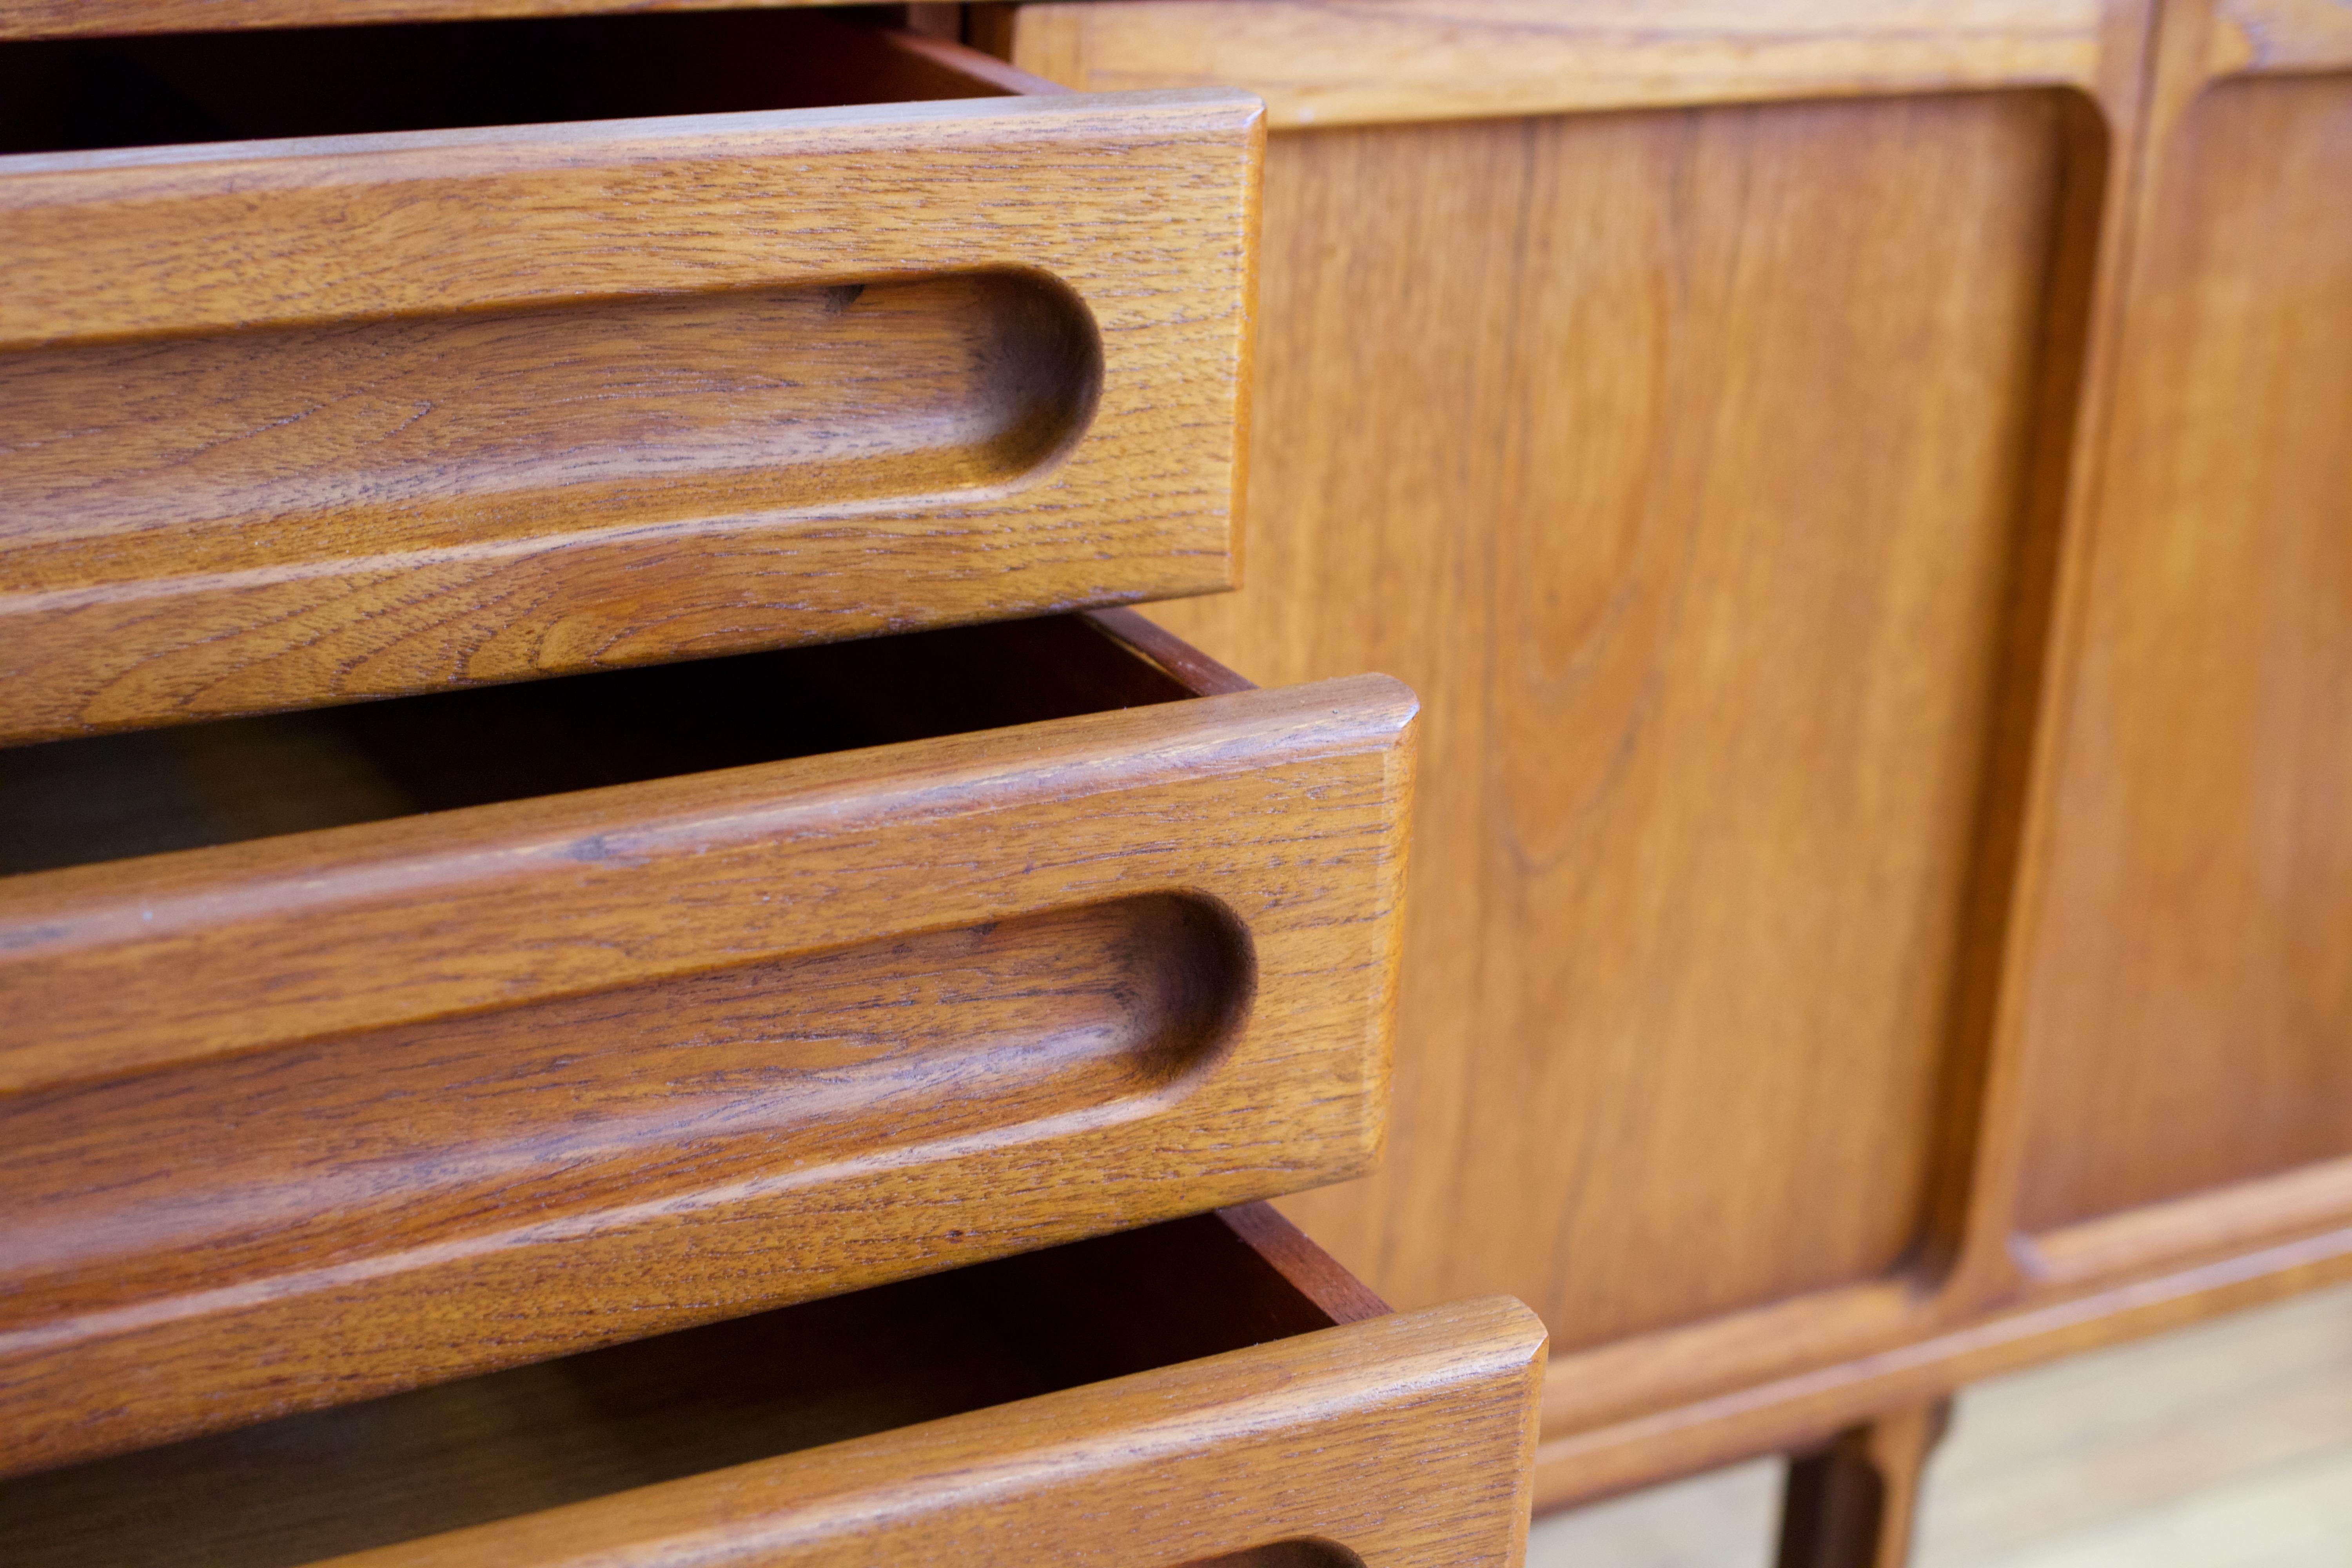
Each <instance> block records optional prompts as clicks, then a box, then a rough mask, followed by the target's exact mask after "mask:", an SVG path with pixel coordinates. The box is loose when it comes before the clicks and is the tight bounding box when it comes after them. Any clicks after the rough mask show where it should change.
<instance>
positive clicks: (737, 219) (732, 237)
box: [0, 29, 1260, 742]
mask: <svg viewBox="0 0 2352 1568" xmlns="http://www.w3.org/2000/svg"><path fill="white" fill-rule="evenodd" d="M836 30H837V31H852V30H851V29H836ZM533 36H534V37H535V36H536V35H533ZM600 36H602V35H600ZM614 47H619V46H618V45H615V46H614ZM924 47H927V48H931V49H935V50H936V49H952V48H953V47H954V46H947V45H939V44H937V43H936V42H933V43H930V44H927V45H926V46H924ZM926 58H927V62H928V63H926V64H925V66H924V68H925V69H927V70H932V71H933V73H934V74H937V72H936V62H935V61H928V57H926ZM918 74H919V73H918ZM979 90H986V91H991V92H1001V91H1003V86H1002V85H1001V84H995V83H984V84H982V87H981V89H979ZM356 96H362V97H363V96H364V95H356ZM576 107H577V106H576V105H575V106H573V108H575V109H576ZM305 112H308V111H307V110H306V111H305ZM453 112H454V111H453ZM1258 121H1259V112H1258V110H1257V108H1256V106H1255V104H1254V103H1253V102H1252V101H1251V100H1248V99H1247V98H1246V97H1245V96H1244V95H1241V94H1237V93H1233V92H1209V93H1177V94H1159V95H1139V96H1135V97H1129V98H1119V99H1106V98H1100V97H1085V96H1077V95H1064V96H1060V97H1041V98H1037V99H1034V100H1028V99H1014V98H996V99H969V100H962V101H959V102H954V103H929V104H918V105H884V106H862V107H850V108H843V109H837V110H793V111H782V112H776V113H767V114H749V115H734V116H702V117H689V118H684V119H656V120H642V121H629V120H621V121H597V122H595V123H581V124H567V125H561V126H547V125H541V126H522V127H517V128H512V129H479V130H460V131H442V132H401V133H391V134H383V135H376V136H357V137H342V138H337V139H333V140H330V141H310V142H256V143H232V144H225V145H215V146H208V147H180V148H163V149H153V150H149V151H144V152H140V151H128V152H118V153H58V154H27V155H25V156H21V157H16V158H7V159H0V212H5V215H6V216H5V218H0V226H5V235H6V239H5V247H0V262H5V267H6V269H7V273H8V278H9V287H8V289H6V290H5V298H0V348H5V349H6V350H8V351H12V352H10V353H0V377H5V380H6V383H7V385H8V395H7V397H6V401H5V407H6V410H7V412H6V414H5V416H0V425H5V437H6V444H7V445H8V446H9V447H11V453H10V457H9V458H8V468H7V474H6V482H7V485H8V488H9V490H10V492H11V494H12V496H14V497H19V498H23V500H24V502H25V505H24V507H23V508H22V509H21V510H16V509H12V514H11V520H10V521H9V523H8V525H7V529H6V531H5V535H0V545H5V549H0V627H5V632H0V639H5V649H6V651H5V655H0V673H5V681H6V691H5V696H0V742H5V741H16V742H21V741H25V740H30V739H37V738H41V737H47V736H55V735H62V734H67V733H71V732H77V731H91V730H103V729H110V728H122V727H128V726H139V725H149V724H155V723H160V722H166V721H175V720H182V719H189V718H200V717H206V716H217V715H224V714H231V713H238V712H250V711H258V710H273V709H280V708H286V707H291V706H298V705H302V704H308V703H316V702H323V701H337V700H350V699H353V698H359V697H370V696H382V695H386V694H391V693H397V692H404V691H414V690H422V689H434V688H437V687H442V686H446V685H450V684H458V683H465V682H471V681H497V680H507V679H518V678H521V677H526V676H533V675H544V674H550V673H557V672H565V671H573V670H581V669H587V668H601V667H606V666H614V665H627V664H635V663H643V662H647V661H651V660H657V659H664V658H678V657H682V656H686V655H701V654H709V653H718V652H726V651H731V650H738V649H743V648H749V647H763V646H779V645H784V644H790V643H796V642H804V641H809V640H813V639H823V638H832V637H851V636H858V635H865V634H870V633H873V632H877V631H882V630H889V629H903V628H906V627H909V626H919V625H926V624H939V623H941V622H953V621H964V620H971V619H977V618H982V617H987V616H1010V615H1018V614H1032V613H1036V612H1039V611H1044V610H1051V609H1057V608H1066V607H1070V606H1073V605H1085V604H1101V603H1109V602H1116V601H1120V600H1128V599H1135V598H1140V597H1150V596H1164V595H1181V594H1187V593H1197V592H1201V591H1204V590H1207V589H1211V588H1216V587H1221V586H1223V585H1225V584H1226V583H1227V582H1228V581H1229V577H1228V565H1229V556H1230V553H1231V551H1232V547H1233V539H1232V533H1233V529H1234V521H1235V512H1234V489H1235V487H1236V485H1237V482H1238V475H1239V472H1240V451H1239V433H1238V430H1237V427H1236V419H1237V414H1236V410H1237V408H1238V405H1239V393H1238V383H1239V380H1240V377H1241V375H1242V374H1243V372H1244V364H1245V356H1246V352H1247V340H1248V324H1249V311H1248V294H1249V280H1250V263H1249V245H1248V238H1247V237H1248V236H1249V234H1250V233H1251V232H1252V228H1253V226H1254V221H1255V199H1256V195H1255V186H1256V163H1257V149H1258V145H1259V140H1260V131H1259V128H1258ZM459 122H460V123H463V122H464V121H462V120H461V121H459ZM299 123H304V124H309V123H312V122H311V121H299ZM486 211H488V212H496V213H498V214H499V221H498V222H497V223H496V224H488V225H486V224H481V223H477V222H474V221H472V220H471V216H470V215H474V214H478V213H481V212H486ZM1146 214H1148V215H1149V216H1148V218H1147V217H1146V216H1143V215H1146ZM866 285H875V286H876V287H873V288H871V289H866V291H865V292H864V293H861V292H860V289H861V286H866ZM125 384H128V385H129V386H130V387H131V392H130V394H129V395H127V396H118V397H117V398H115V399H114V400H112V401H110V398H109V393H110V390H111V389H115V388H119V387H121V386H123V385H125ZM159 415H168V416H169V418H168V420H167V421H159V419H158V416H159Z"/></svg>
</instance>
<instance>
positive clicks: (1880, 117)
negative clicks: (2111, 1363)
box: [972, 0, 2352, 1562]
mask: <svg viewBox="0 0 2352 1568" xmlns="http://www.w3.org/2000/svg"><path fill="white" fill-rule="evenodd" d="M972 36H973V37H975V38H977V39H980V40H982V41H984V42H986V43H988V44H989V45H990V47H995V48H998V49H1000V50H1002V51H1003V52H1004V53H1006V54H1007V56H1008V58H1011V59H1012V60H1013V63H1015V64H1016V65H1018V66H1020V67H1022V68H1024V69H1028V70H1033V71H1036V72H1038V73H1040V74H1044V75H1048V76H1053V77H1055V78H1056V79H1060V80H1062V81H1064V82H1065V83H1066V84H1067V85H1070V86H1072V87H1074V88H1080V89H1101V88H1104V87H1107V86H1110V85H1114V84H1116V85H1117V86H1119V87H1122V88H1139V87H1142V86H1145V85H1157V86H1171V85H1177V84H1185V83H1192V82H1197V81H1202V80H1209V79H1214V80H1218V81H1221V82H1230V83H1232V84H1234V85H1237V86H1240V87H1244V88H1247V89H1252V90H1255V91H1257V92H1260V93H1262V94H1263V95H1264V96H1265V98H1266V100H1267V101H1268V105H1269V110H1268V112H1269V120H1270V121H1271V123H1272V124H1273V126H1274V127H1275V134H1274V135H1273V137H1272V139H1271V141H1270V144H1269V148H1268V153H1267V168H1266V176H1265V209H1264V212H1265V228H1264V234H1263V238H1262V258H1261V263H1260V268H1261V301H1260V309H1261V316H1262V325H1261V329H1260V336H1259V346H1258V359H1257V379H1256V384H1255V389H1254V393H1253V408H1254V421H1255V433H1254V437H1253V440H1254V450H1255V454H1256V456H1255V462H1254V466H1253V471H1252V476H1251V485H1252V492H1251V506H1252V508H1253V512H1254V515H1255V517H1256V518H1257V519H1258V520H1259V524H1260V526H1259V528H1258V531H1257V532H1256V535H1255V538H1254V539H1253V541H1252V554H1251V565H1250V573H1249V579H1248V582H1247V584H1246V585H1245V586H1244V589H1243V591H1242V592H1240V593H1239V594H1237V595H1232V596H1230V597H1227V598H1223V599H1203V600H1195V601H1191V602H1188V603H1186V604H1184V605H1170V606H1167V608H1166V610H1165V611H1164V612H1163V613H1162V618H1163V619H1165V620H1166V621H1167V622H1168V624H1169V625H1170V626H1172V627H1174V628H1176V629H1177V630H1179V631H1181V633H1183V634H1184V635H1185V636H1187V637H1190V638H1192V639H1193V640H1194V641H1196V642H1198V643H1199V644H1201V645H1202V647H1206V648H1208V649H1210V650H1212V651H1213V652H1215V653H1216V654H1218V655H1219V656H1220V657H1222V658H1227V659H1230V660H1232V661H1234V662H1235V663H1236V664H1238V665H1241V666H1243V667H1244V668H1249V669H1251V670H1253V671H1254V672H1257V673H1260V674H1262V675H1263V676H1264V677H1265V678H1266V679H1280V680H1297V679H1307V678H1310V677H1313V676H1316V675H1319V674H1324V673H1328V672H1332V671H1337V670H1341V669H1351V668H1366V667H1371V668H1382V669H1388V670H1391V671H1394V672H1396V673H1398V674H1399V675H1400V676H1402V677H1403V678H1404V679H1408V680H1410V681H1412V683H1413V685H1414V687H1415V689H1417V690H1418V691H1419V692H1420V693H1421V694H1422V696H1423V700H1424V701H1425V703H1426V705H1427V713H1426V717H1425V719H1424V721H1423V724H1424V730H1423V742H1422V744H1423V759H1424V760H1423V768H1424V772H1423V784H1422V786H1421V790H1420V794H1419V804H1418V807H1417V809H1418V813H1419V818H1418V825H1417V828H1416V838H1415V854H1416V868H1415V873H1414V900H1413V903H1412V907H1411V908H1410V909H1409V910H1408V915H1407V931H1406V942H1405V958H1404V962H1403V972H1402V988H1401V994H1400V1014H1399V1019H1400V1022H1399V1058H1398V1072H1399V1079H1398V1102H1397V1110H1396V1121H1395V1126H1394V1129H1393V1131H1392V1141H1391V1154H1390V1158H1389V1160H1388V1162H1387V1163H1386V1164H1385V1165H1384V1167H1383V1168H1382V1170H1381V1172H1380V1173H1378V1174H1376V1175H1375V1176H1374V1177H1372V1178H1370V1180H1368V1181H1366V1182H1364V1183H1361V1184H1355V1185H1353V1186H1351V1187H1348V1188H1340V1189H1334V1190H1331V1191H1328V1192H1323V1193H1317V1194H1307V1195H1304V1196H1301V1197H1299V1198H1297V1199H1292V1200H1286V1203H1285V1207H1286V1210H1287V1211H1288V1212H1290V1213H1292V1214H1294V1215H1297V1216H1298V1217H1300V1219H1301V1220H1302V1222H1303V1223H1305V1224H1306V1225H1307V1227H1308V1228H1309V1229H1310V1230H1312V1231H1313V1232H1314V1233H1315V1234H1316V1235H1317V1236H1318V1238H1320V1239H1322V1240H1323V1241H1324V1242H1325V1243H1326V1244H1327V1245H1329V1246H1331V1247H1332V1248H1333V1250H1334V1251H1335V1252H1336V1253H1337V1254H1338V1255H1339V1257H1340V1258H1342V1259H1344V1260H1345V1261H1347V1262H1348V1263H1349V1266H1350V1267H1351V1268H1354V1269H1356V1270H1357V1271H1358V1272H1359V1273H1360V1274H1361V1275H1362V1276H1363V1277H1364V1278H1365V1279H1368V1280H1370V1282H1372V1283H1373V1284H1374V1285H1375V1286H1376V1287H1377V1288H1379V1289H1381V1291H1382V1292H1383V1293H1384V1294H1386V1295H1388V1296H1389V1297H1390V1298H1391V1299H1392V1300H1399V1301H1401V1302H1403V1303H1406V1304H1419V1303H1423V1302H1428V1301H1434V1300H1444V1299H1447V1298H1449V1297H1453V1296H1458V1295H1461V1294H1463V1293H1465V1292H1468V1291H1475V1290H1493V1289H1501V1290H1508V1291H1510V1292H1512V1293H1514V1294H1517V1295H1518V1296H1520V1297H1521V1298H1522V1299H1524V1300H1528V1302H1530V1303H1531V1304H1533V1305H1534V1306H1535V1307H1536V1308H1537V1309H1538V1310H1539V1311H1541V1312H1542V1313H1543V1314H1544V1316H1545V1319H1546V1321H1547V1322H1548V1323H1549V1326H1550V1328H1551V1330H1552V1332H1553V1334H1554V1336H1555V1347H1556V1352H1557V1353H1556V1354H1555V1355H1554V1357H1553V1360H1552V1365H1551V1373H1550V1383H1549V1392H1548V1394H1547V1409H1546V1417H1545V1433H1546V1441H1545V1444H1544V1447H1542V1449H1541V1450H1539V1463H1538V1500H1539V1502H1542V1503H1544V1504H1548V1505H1556V1504H1562V1503H1567V1502H1570V1501H1574V1500H1579V1499H1582V1498H1590V1497H1594V1496H1599V1495H1602V1494H1605V1493H1607V1492H1610V1491H1614V1490H1620V1489H1624V1488H1627V1487H1632V1486H1636V1485H1640V1484H1643V1483H1644V1482H1647V1481H1651V1480H1656V1479H1665V1478H1667V1477H1670V1476H1672V1475H1675V1474H1677V1473H1680V1472H1684V1471H1687V1470H1691V1469H1696V1468H1701V1467H1703V1466H1706V1465H1711V1464H1717V1463H1723V1462H1728V1461H1730V1460H1733V1459H1737V1458H1743V1457H1746V1456H1748V1455H1751V1454H1755V1453H1759V1452H1765V1451H1769V1450H1771V1449H1774V1448H1779V1449H1783V1450H1793V1449H1801V1448H1809V1447H1812V1446H1814V1445H1817V1444H1820V1443H1822V1442H1826V1441H1829V1440H1830V1439H1831V1438H1832V1436H1833V1435H1834V1434H1837V1433H1839V1432H1841V1431H1848V1430H1863V1429H1869V1428H1872V1426H1873V1424H1874V1423H1875V1422H1877V1421H1879V1420H1880V1419H1881V1418H1882V1417H1885V1418H1888V1419H1893V1418H1894V1417H1895V1415H1897V1414H1899V1413H1900V1412H1903V1411H1907V1410H1916V1409H1918V1408H1922V1407H1925V1406H1927V1405H1932V1404H1933V1403H1934V1401H1935V1400H1937V1399H1938V1398H1940V1397H1941V1396H1943V1395H1944V1394H1948V1393H1949V1392H1950V1391H1951V1390H1952V1389H1953V1388H1954V1387H1956V1386H1957V1385H1958V1384H1960V1383H1962V1382H1965V1381H1967V1380H1969V1379H1971V1378H1974V1377H1979V1376H1983V1375H1987V1374H1988V1373H1992V1372H1996V1371H2000V1370H2004V1369H2006V1368H2009V1367H2011V1366H2016V1365H2020V1364H2023V1363H2026V1362H2029V1361H2031V1360H2033V1359H2036V1358H2040V1357H2044V1356H2049V1355H2053V1354H2059V1353H2063V1352H2066V1351H2069V1350H2074V1349H2079V1348H2084V1347H2086V1346H2089V1345H2093V1344H2096V1343H2100V1342H2104V1341H2105V1340H2108V1339H2112V1338H2115V1337H2118V1336H2121V1335H2126V1334H2131V1333H2137V1332H2143V1331H2149V1330H2152V1329H2156V1328H2159V1327H2163V1326H2168V1325H2170V1324H2174V1323H2178V1322H2182V1321H2189V1320H2191V1319H2193V1318H2195V1317H2197V1316H2199V1315H2202V1314H2207V1313H2210V1312H2215V1311H2221V1310H2228V1309H2230V1308H2231V1307H2234V1306H2238V1305H2242V1304H2246V1303H2249V1302H2251V1301H2253V1300H2261V1299H2263V1298H2264V1297H2266V1296H2269V1295H2272V1294H2275V1293H2278V1292H2283V1291H2286V1290H2291V1289H2301V1288H2304V1287H2306V1286H2309V1285H2313V1284H2316V1283H2320V1282H2323V1281H2325V1280H2327V1279H2332V1278H2336V1277H2339V1276H2340V1275H2341V1274H2342V1273H2343V1272H2344V1271H2345V1270H2346V1269H2347V1268H2352V1230H2347V1228H2346V1227H2347V1224H2352V1120H2347V1117H2348V1116H2352V1079H2347V1077H2346V1073H2345V1061H2346V1058H2345V1055H2344V1052H2343V1049H2342V1046H2343V1041H2344V1037H2345V1033H2346V1030H2347V1027H2352V991H2347V984H2346V983H2347V977H2352V967H2348V966H2347V961H2346V955H2347V953H2352V941H2347V931H2352V926H2347V921H2346V917H2345V910H2347V907H2352V889H2347V882H2346V878H2345V875H2344V863H2345V853H2344V850H2345V845H2346V843H2347V837H2346V836H2347V821H2352V819H2347V816H2346V811H2345V803H2346V802H2347V800H2352V775H2347V761H2346V759H2347V755H2352V753H2347V749H2346V741H2347V734H2352V731H2347V725H2346V721H2345V718H2344V715H2345V708H2344V705H2343V703H2342V701H2341V700H2340V698H2341V692H2342V691H2343V689H2345V688H2346V686H2347V677H2352V662H2347V660H2352V655H2348V654H2347V647H2352V643H2347V638H2352V601H2347V597H2346V595H2345V584H2346V582H2347V567H2346V561H2345V556H2344V549H2343V542H2344V539H2345V538H2346V536H2347V521H2352V520H2347V505H2352V476H2347V469H2346V467H2345V464H2346V462H2347V458H2346V456H2345V453H2346V450H2347V447H2346V444H2345V442H2344V440H2343V439H2342V436H2343V432H2344V430H2345V429H2346V427H2347V426H2346V423H2345V422H2346V419H2347V415H2352V387H2347V382H2346V380H2345V376H2346V366H2347V364H2352V353H2347V344H2346V342H2345V338H2344V332H2345V330H2346V328H2347V325H2352V310H2347V300H2352V273H2347V270H2346V269H2347V266H2352V249H2347V243H2352V237H2347V229H2346V226H2345V218H2346V216H2347V212H2352V207H2347V204H2346V202H2345V201H2344V200H2343V194H2344V192H2345V191H2346V190H2347V188H2352V184H2347V182H2352V131H2348V130H2347V123H2352V122H2347V120H2346V118H2345V110H2346V107H2347V103H2352V99H2347V96H2346V84H2347V80H2352V75H2347V72H2352V6H2347V5H2344V4H2341V3H2340V0H2214V3H2212V4H2210V5H2209V4H2206V3H2205V0H2167V3H2165V4H2162V5H2140V4H2136V3H2132V0H2102V3H2098V4H2083V5H2067V4H2061V5H2031V6H2026V5H2006V4H1969V3H1966V0H1954V3H1948V4H1906V3H1902V0H1856V3H1854V4H1841V5H1814V4H1796V3H1794V0H1790V3H1788V4H1777V3H1772V4H1759V5H1743V6H1737V7H1727V6H1720V5H1707V4H1701V3H1698V0H1688V3H1681V0H1659V3H1654V4H1644V5H1622V4H1617V3H1616V0H1562V3H1559V4H1546V5H1532V4H1521V3H1519V0H1372V3H1369V4H1342V3H1339V0H1329V3H1325V0H1265V3H1263V4H1251V3H1247V0H1233V3H1230V4H1228V3H1226V0H1200V3H1197V4H1196V3H1190V0H1186V3H1177V0H1133V3H1106V4H1098V5H1077V4H1041V5H1023V6H1018V7H1011V8H1004V9H996V10H989V11H985V12H983V13H982V14H980V15H979V16H977V17H976V19H975V26H974V28H973V33H972ZM1922 1451H1924V1449H1923V1450H1922ZM1906 1484H1907V1483H1906ZM1848 1535H1849V1537H1850V1538H1851V1539H1853V1540H1857V1541H1858V1540H1859V1539H1860V1536H1859V1535H1858V1534H1854V1533H1853V1532H1848ZM1882 1547H1884V1543H1881V1544H1880V1545H1877V1546H1873V1547H1871V1548H1870V1550H1871V1551H1873V1552H1880V1555H1881V1557H1885V1552H1886V1551H1892V1552H1894V1554H1895V1558H1896V1559H1899V1554H1900V1553H1899V1546H1896V1547H1893V1548H1885V1550H1884V1551H1883V1550H1882ZM1792 1550H1794V1548H1792ZM1843 1550H1844V1551H1845V1552H1846V1560H1850V1561H1857V1562H1859V1561H1866V1560H1869V1559H1865V1558H1862V1557H1859V1556H1857V1555H1855V1553H1857V1552H1860V1551H1862V1548H1861V1547H1859V1546H1853V1547H1848V1548H1844V1549H1843Z"/></svg>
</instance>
